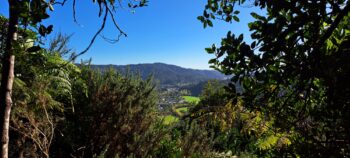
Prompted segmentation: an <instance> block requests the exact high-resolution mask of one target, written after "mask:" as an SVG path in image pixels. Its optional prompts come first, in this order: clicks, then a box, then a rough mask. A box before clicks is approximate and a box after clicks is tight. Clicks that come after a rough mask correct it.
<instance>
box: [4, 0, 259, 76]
mask: <svg viewBox="0 0 350 158" xmlns="http://www.w3.org/2000/svg"><path fill="white" fill-rule="evenodd" d="M81 1H83V0H77V4H78V5H77V8H76V9H77V18H78V22H79V24H80V25H78V24H76V23H74V21H73V17H72V5H71V1H68V3H67V4H66V5H65V6H63V7H61V6H55V11H54V12H52V13H51V18H50V19H49V20H46V21H45V22H44V23H45V24H53V25H54V32H53V33H52V34H51V35H50V37H52V36H53V35H54V34H56V33H58V32H62V33H64V34H73V37H72V40H71V43H70V46H71V47H72V48H73V49H74V50H75V51H76V52H80V51H82V50H83V49H84V48H85V47H86V46H87V45H88V43H89V42H90V39H91V38H92V36H93V35H94V33H95V32H96V31H97V29H98V27H99V26H100V24H101V20H102V19H101V18H98V16H97V10H98V8H97V5H96V4H93V3H91V0H90V1H89V3H82V2H81ZM84 1H85V0H84ZM149 1H150V2H149V6H148V7H144V8H139V9H137V10H135V13H132V11H131V10H128V9H127V8H124V9H120V10H118V11H117V13H116V19H117V21H118V23H119V25H120V27H121V28H122V29H123V31H124V32H126V33H127V34H128V37H127V38H122V39H121V40H120V41H119V42H118V43H116V44H110V43H108V42H106V41H105V40H103V39H102V38H98V39H97V40H96V42H95V43H94V45H93V46H92V47H91V49H90V50H89V51H88V52H87V53H86V54H84V55H83V56H81V57H80V58H79V60H80V59H89V58H92V62H93V63H94V64H118V65H124V64H137V63H154V62H163V63H168V64H174V65H179V66H182V67H186V68H195V69H209V65H208V60H209V59H210V58H212V57H213V56H212V55H209V54H207V53H206V52H205V51H204V48H205V47H208V46H211V45H212V44H213V43H216V44H218V43H219V42H220V39H221V38H222V37H224V36H225V35H226V33H227V31H229V30H231V31H232V32H234V33H236V34H240V33H243V34H244V35H245V38H249V31H248V28H247V23H248V22H250V21H253V19H252V18H251V16H250V14H249V13H250V12H251V11H255V12H258V13H259V12H261V11H259V10H258V9H257V8H249V7H243V8H240V11H241V13H240V15H239V17H240V19H241V22H239V23H232V24H229V23H225V22H223V21H217V22H214V28H207V29H204V28H203V25H202V24H201V23H200V22H199V21H198V20H197V16H199V15H202V13H203V9H204V5H205V2H206V1H205V0H149ZM0 6H1V7H0V14H2V15H5V16H6V15H7V12H8V3H7V0H0ZM103 35H105V36H107V37H111V38H112V37H115V36H117V35H118V32H117V30H115V28H114V27H113V25H112V23H107V26H106V29H105V30H104V32H103ZM248 41H249V39H248Z"/></svg>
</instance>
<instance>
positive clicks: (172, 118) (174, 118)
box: [163, 115, 179, 125]
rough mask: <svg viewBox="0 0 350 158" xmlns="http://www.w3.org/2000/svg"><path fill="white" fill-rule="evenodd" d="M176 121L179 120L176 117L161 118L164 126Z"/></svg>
mask: <svg viewBox="0 0 350 158" xmlns="http://www.w3.org/2000/svg"><path fill="white" fill-rule="evenodd" d="M178 120H179V118H177V117H175V116H173V115H167V116H165V117H164V118H163V123H164V124H165V125H170V124H172V123H175V122H177V121H178Z"/></svg>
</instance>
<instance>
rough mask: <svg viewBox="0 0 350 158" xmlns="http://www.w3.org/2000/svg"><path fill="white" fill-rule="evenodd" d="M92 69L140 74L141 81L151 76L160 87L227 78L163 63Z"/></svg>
mask: <svg viewBox="0 0 350 158" xmlns="http://www.w3.org/2000/svg"><path fill="white" fill-rule="evenodd" d="M92 68H94V69H100V70H101V71H104V70H106V69H108V68H114V69H116V70H117V71H120V72H122V73H126V72H127V71H130V72H131V73H134V74H140V75H141V77H142V78H143V79H146V78H147V77H148V76H150V75H153V76H154V79H155V81H159V83H160V84H161V85H188V84H197V83H199V82H203V81H208V80H210V79H218V80H224V79H226V78H228V77H226V76H225V75H223V74H221V73H220V72H218V71H215V70H195V69H186V68H182V67H179V66H175V65H169V64H164V63H154V64H135V65H92Z"/></svg>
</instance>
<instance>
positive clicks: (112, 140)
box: [53, 66, 164, 157]
mask: <svg viewBox="0 0 350 158" xmlns="http://www.w3.org/2000/svg"><path fill="white" fill-rule="evenodd" d="M81 75H82V78H81V79H79V80H77V81H76V82H75V83H74V84H73V89H74V90H73V98H74V107H75V112H74V113H71V112H68V113H67V118H66V122H65V124H64V126H65V128H64V129H63V131H62V135H61V136H60V135H58V137H59V138H57V142H56V144H55V145H56V146H57V147H56V148H58V149H57V151H55V152H57V153H61V154H63V155H62V156H64V157H66V156H69V155H70V154H72V155H75V156H77V157H96V156H100V155H104V156H105V157H115V156H119V157H126V156H136V157H140V156H143V155H148V154H150V153H151V151H153V150H155V149H156V148H157V144H158V142H159V140H160V139H161V138H162V135H164V133H163V131H162V130H163V129H162V128H161V127H162V125H158V124H161V123H162V122H161V121H160V120H159V121H157V120H158V117H157V114H156V111H155V105H156V93H155V89H154V86H153V84H152V79H148V80H146V81H143V80H141V79H140V77H137V76H133V75H128V74H127V75H126V76H123V75H122V74H120V73H117V72H115V71H114V70H112V69H110V70H109V71H107V72H104V73H101V72H97V71H93V70H90V69H89V68H88V67H85V66H83V67H82V74H81ZM82 89H86V91H84V90H83V91H82ZM62 125H63V124H62ZM158 127H159V128H158ZM60 140H62V141H60ZM68 144H69V145H68ZM67 145H68V147H69V148H70V150H65V148H67ZM53 155H56V154H53Z"/></svg>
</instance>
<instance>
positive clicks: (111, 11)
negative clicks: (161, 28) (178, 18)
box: [0, 0, 146, 157]
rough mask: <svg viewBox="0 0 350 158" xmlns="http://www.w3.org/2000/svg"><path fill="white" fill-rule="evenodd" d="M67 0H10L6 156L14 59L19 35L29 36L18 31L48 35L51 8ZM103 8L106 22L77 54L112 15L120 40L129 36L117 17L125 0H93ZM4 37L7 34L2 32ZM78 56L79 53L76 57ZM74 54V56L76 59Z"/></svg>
mask: <svg viewBox="0 0 350 158" xmlns="http://www.w3.org/2000/svg"><path fill="white" fill-rule="evenodd" d="M66 2H67V0H63V1H62V2H56V1H55V0H50V1H49V2H46V1H42V0H24V1H19V0H8V5H9V22H8V23H7V24H6V25H5V26H7V29H6V36H7V37H6V40H5V45H6V46H5V50H4V52H3V56H2V73H1V77H2V78H1V87H0V98H1V99H0V122H1V125H0V135H1V148H0V154H1V156H2V157H8V142H9V133H8V131H9V122H10V112H11V107H12V104H13V102H12V99H11V94H12V86H13V81H14V62H15V55H16V52H17V51H18V48H19V47H20V43H19V41H18V38H26V37H27V35H26V34H23V35H21V37H19V34H18V30H19V28H20V27H21V26H23V28H33V30H38V31H37V32H38V33H39V34H40V35H41V36H46V35H48V34H50V33H51V32H52V30H53V26H52V25H49V26H44V25H41V24H40V23H41V22H42V21H43V20H45V19H47V18H49V17H50V16H49V14H48V10H51V11H53V10H54V8H53V6H54V5H64V4H65V3H66ZM93 2H94V3H96V4H97V5H98V7H99V16H100V17H102V24H101V26H100V28H99V29H98V31H97V32H96V34H95V35H94V36H93V38H92V40H91V42H90V44H89V45H88V46H87V48H86V49H85V50H83V51H82V52H81V53H79V54H77V56H78V55H81V54H84V53H86V52H87V51H88V50H89V48H90V47H91V45H92V44H93V42H94V41H95V39H96V38H97V36H98V35H99V34H100V33H101V32H102V30H103V29H104V27H105V24H106V21H107V18H108V17H110V18H111V19H112V22H113V24H114V26H115V27H116V29H117V30H118V31H119V33H120V34H119V36H118V39H117V40H119V38H120V37H121V36H123V35H124V36H126V34H125V33H124V32H123V31H122V30H121V29H120V28H119V26H118V25H117V21H116V20H115V18H114V16H115V14H116V10H115V8H116V6H118V5H125V3H128V2H124V1H114V0H97V1H96V0H93ZM145 5H146V0H140V1H134V2H130V3H128V6H129V7H130V8H137V7H143V6H145ZM75 6H76V0H73V16H74V20H75V21H76V18H75V14H76V12H75ZM1 36H4V34H2V35H1ZM39 49H40V46H39V45H35V46H33V47H31V48H28V49H27V50H26V51H27V52H35V51H38V50H39ZM75 57H76V56H75ZM75 57H74V58H75Z"/></svg>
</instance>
